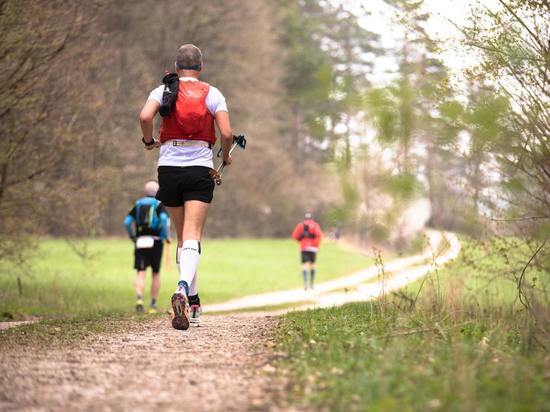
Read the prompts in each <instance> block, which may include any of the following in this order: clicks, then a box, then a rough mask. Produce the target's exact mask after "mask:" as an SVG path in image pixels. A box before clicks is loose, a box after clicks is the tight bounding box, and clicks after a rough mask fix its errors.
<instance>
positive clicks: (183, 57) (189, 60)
mask: <svg viewBox="0 0 550 412" xmlns="http://www.w3.org/2000/svg"><path fill="white" fill-rule="evenodd" d="M176 66H177V67H178V69H180V70H196V71H200V70H201V69H202V53H201V50H200V49H199V48H198V47H197V46H195V45H194V44H184V45H183V46H181V47H180V48H179V49H178V52H177V54H176Z"/></svg>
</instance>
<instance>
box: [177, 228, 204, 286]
mask: <svg viewBox="0 0 550 412" xmlns="http://www.w3.org/2000/svg"><path fill="white" fill-rule="evenodd" d="M200 257H201V244H200V242H199V241H198V240H191V239H188V240H186V241H185V242H183V246H182V247H181V248H180V255H179V265H178V266H179V270H180V280H183V281H185V282H186V283H187V285H188V286H189V287H191V285H192V284H193V280H194V279H195V273H196V271H197V266H198V265H199V259H200Z"/></svg>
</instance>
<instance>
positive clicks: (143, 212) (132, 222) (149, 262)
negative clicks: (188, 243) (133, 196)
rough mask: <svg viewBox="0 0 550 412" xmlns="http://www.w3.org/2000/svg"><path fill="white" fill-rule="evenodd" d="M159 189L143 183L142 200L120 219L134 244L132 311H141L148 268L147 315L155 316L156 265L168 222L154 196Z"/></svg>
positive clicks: (166, 234) (158, 281)
mask: <svg viewBox="0 0 550 412" xmlns="http://www.w3.org/2000/svg"><path fill="white" fill-rule="evenodd" d="M158 189H159V185H158V183H157V181H156V180H150V181H148V182H146V183H145V197H142V198H141V199H138V201H137V202H136V204H135V206H134V208H133V209H132V210H131V211H130V212H129V213H128V215H127V216H126V219H125V220H124V226H126V230H127V231H128V236H130V239H132V240H133V241H134V243H135V249H134V269H136V271H137V273H136V281H135V283H134V288H135V290H136V312H138V313H142V312H143V289H144V286H145V271H146V270H147V267H149V266H151V270H152V271H153V279H152V281H151V305H150V306H149V313H157V311H158V307H157V299H158V297H159V290H160V275H159V273H160V262H161V260H162V246H163V243H162V242H163V241H164V240H165V241H166V242H170V240H169V238H168V233H169V219H168V214H167V213H166V209H165V208H164V206H163V205H162V203H160V202H159V201H158V200H157V199H155V195H156V194H157V191H158Z"/></svg>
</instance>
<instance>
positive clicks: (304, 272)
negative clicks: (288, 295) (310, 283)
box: [302, 262, 311, 290]
mask: <svg viewBox="0 0 550 412" xmlns="http://www.w3.org/2000/svg"><path fill="white" fill-rule="evenodd" d="M310 267H311V263H310V262H304V263H302V279H303V281H304V290H306V289H307V272H308V271H309V268H310Z"/></svg>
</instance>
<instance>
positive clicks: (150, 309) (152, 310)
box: [147, 306, 159, 315]
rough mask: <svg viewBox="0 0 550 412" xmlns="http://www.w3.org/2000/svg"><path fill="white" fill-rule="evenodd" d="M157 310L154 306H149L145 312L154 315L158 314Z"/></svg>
mask: <svg viewBox="0 0 550 412" xmlns="http://www.w3.org/2000/svg"><path fill="white" fill-rule="evenodd" d="M158 311H159V310H158V308H157V307H156V306H149V310H148V311H147V313H148V314H150V315H154V314H155V313H158Z"/></svg>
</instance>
